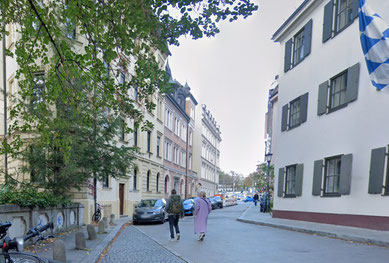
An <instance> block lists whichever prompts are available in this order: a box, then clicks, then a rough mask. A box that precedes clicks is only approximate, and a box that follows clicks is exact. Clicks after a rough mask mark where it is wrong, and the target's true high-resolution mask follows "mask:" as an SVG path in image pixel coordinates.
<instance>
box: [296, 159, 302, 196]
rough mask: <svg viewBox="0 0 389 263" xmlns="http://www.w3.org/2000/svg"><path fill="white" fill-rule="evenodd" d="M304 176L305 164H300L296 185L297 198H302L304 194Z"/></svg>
mask: <svg viewBox="0 0 389 263" xmlns="http://www.w3.org/2000/svg"><path fill="white" fill-rule="evenodd" d="M303 175H304V164H298V165H297V167H296V183H295V192H296V196H301V195H302V194H303Z"/></svg>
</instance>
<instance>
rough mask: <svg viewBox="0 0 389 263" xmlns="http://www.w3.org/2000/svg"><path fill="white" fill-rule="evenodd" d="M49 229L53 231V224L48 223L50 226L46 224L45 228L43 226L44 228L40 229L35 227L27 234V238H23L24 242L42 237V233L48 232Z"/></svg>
mask: <svg viewBox="0 0 389 263" xmlns="http://www.w3.org/2000/svg"><path fill="white" fill-rule="evenodd" d="M49 228H50V229H53V228H54V224H53V222H50V223H48V224H46V225H44V226H42V227H40V228H36V227H34V228H32V229H30V230H29V231H28V232H27V235H25V236H24V237H23V239H24V241H27V240H29V239H30V238H32V237H35V236H38V235H40V233H42V232H44V231H46V230H47V229H49Z"/></svg>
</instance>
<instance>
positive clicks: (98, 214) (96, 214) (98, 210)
mask: <svg viewBox="0 0 389 263" xmlns="http://www.w3.org/2000/svg"><path fill="white" fill-rule="evenodd" d="M96 206H97V207H96V212H94V213H93V216H92V221H93V222H99V221H100V219H101V210H103V207H102V206H101V205H100V204H97V203H96Z"/></svg>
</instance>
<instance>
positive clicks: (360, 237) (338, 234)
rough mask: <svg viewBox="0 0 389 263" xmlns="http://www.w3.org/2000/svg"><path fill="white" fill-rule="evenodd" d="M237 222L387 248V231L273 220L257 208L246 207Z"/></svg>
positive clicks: (388, 239)
mask: <svg viewBox="0 0 389 263" xmlns="http://www.w3.org/2000/svg"><path fill="white" fill-rule="evenodd" d="M237 220H238V221H240V222H244V223H250V224H257V225H263V226H269V227H277V228H282V229H286V230H293V231H298V232H304V233H310V234H316V235H321V236H327V237H332V238H339V239H343V240H347V241H354V242H361V243H368V244H372V245H377V246H383V247H389V231H379V230H371V229H365V228H357V227H347V226H339V225H330V224H321V223H313V222H306V221H299V220H289V219H280V218H273V217H271V216H270V214H269V213H261V212H260V211H259V208H258V207H255V206H250V207H248V208H247V209H246V210H245V211H244V212H243V213H242V215H241V216H240V217H239V218H238V219H237Z"/></svg>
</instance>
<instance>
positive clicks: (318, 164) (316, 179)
mask: <svg viewBox="0 0 389 263" xmlns="http://www.w3.org/2000/svg"><path fill="white" fill-rule="evenodd" d="M322 176H323V160H317V161H315V163H314V166H313V183H312V195H315V196H319V195H320V194H321V181H322Z"/></svg>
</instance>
